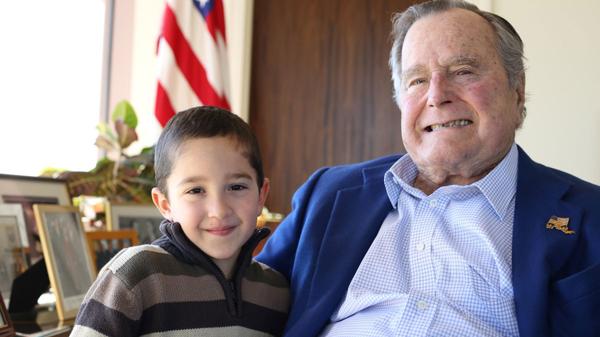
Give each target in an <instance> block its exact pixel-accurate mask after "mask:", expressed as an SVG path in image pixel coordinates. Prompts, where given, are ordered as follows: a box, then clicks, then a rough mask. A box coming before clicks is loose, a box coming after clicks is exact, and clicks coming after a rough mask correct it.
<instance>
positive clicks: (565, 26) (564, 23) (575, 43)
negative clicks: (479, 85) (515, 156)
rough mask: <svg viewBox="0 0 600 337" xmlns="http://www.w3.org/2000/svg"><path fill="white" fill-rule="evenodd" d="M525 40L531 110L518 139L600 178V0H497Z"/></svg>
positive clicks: (566, 166)
mask: <svg viewBox="0 0 600 337" xmlns="http://www.w3.org/2000/svg"><path fill="white" fill-rule="evenodd" d="M492 6H493V8H492V9H493V11H494V12H495V13H497V14H499V15H501V16H503V17H504V18H506V19H508V20H509V21H510V22H511V23H512V24H513V25H514V27H515V28H516V29H517V31H518V32H519V34H520V35H521V38H522V39H523V41H524V43H525V55H526V57H527V59H528V61H527V84H526V92H527V94H528V101H527V103H526V106H527V111H528V116H527V118H526V119H525V124H524V126H523V129H522V130H520V131H519V133H518V134H517V143H518V144H520V145H521V146H522V147H523V148H524V149H525V151H527V152H528V154H529V155H530V156H531V157H532V158H533V159H534V160H537V161H539V162H541V163H543V164H545V165H548V166H552V167H555V168H559V169H561V170H564V171H567V172H569V173H571V174H574V175H576V176H579V177H580V178H583V179H585V180H588V181H591V182H594V183H596V184H600V132H599V129H600V63H599V62H598V60H600V38H599V37H598V36H599V35H600V20H599V19H598V18H599V15H600V1H595V0H572V1H568V2H565V1H562V0H528V1H519V0H493V4H492Z"/></svg>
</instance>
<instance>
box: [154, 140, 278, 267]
mask: <svg viewBox="0 0 600 337" xmlns="http://www.w3.org/2000/svg"><path fill="white" fill-rule="evenodd" d="M243 150H244V149H243V147H240V146H238V144H237V143H236V141H235V140H233V139H232V138H228V137H211V138H193V139H189V140H186V141H185V142H183V143H182V144H181V146H180V147H179V148H178V149H177V151H176V152H175V153H173V154H172V156H173V168H172V171H171V175H170V176H169V178H168V179H167V190H168V198H165V197H164V196H162V197H161V195H162V193H160V192H158V191H156V192H153V193H157V194H159V195H158V197H157V198H155V199H157V200H158V202H157V204H158V207H159V209H160V210H161V213H162V214H163V216H165V217H166V218H167V219H170V220H172V221H174V222H179V223H180V224H181V227H182V229H183V231H184V233H185V235H186V236H187V237H188V238H189V239H190V240H191V241H192V242H193V243H194V244H195V245H196V246H198V247H199V248H200V249H202V251H204V252H205V253H206V254H208V255H209V256H210V257H211V258H212V259H213V260H214V261H215V263H216V264H217V265H218V266H219V267H220V268H221V270H222V271H223V273H224V274H225V275H226V276H229V275H228V274H229V272H230V271H231V268H232V267H233V265H234V263H235V261H236V259H237V255H238V253H239V251H240V248H241V246H242V245H243V244H244V243H246V241H247V240H248V239H249V238H250V236H252V233H254V229H255V228H256V217H257V216H258V215H259V214H260V212H261V210H262V207H263V205H264V202H265V199H266V197H267V193H268V189H269V183H268V180H266V179H265V182H264V183H263V186H262V188H261V189H260V191H259V188H258V184H257V178H256V172H255V170H254V169H253V168H252V166H250V163H249V161H248V159H247V158H246V156H244V154H243Z"/></svg>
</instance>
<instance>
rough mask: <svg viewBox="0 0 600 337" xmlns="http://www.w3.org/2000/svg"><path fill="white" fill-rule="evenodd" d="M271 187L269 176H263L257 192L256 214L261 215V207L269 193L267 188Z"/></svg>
mask: <svg viewBox="0 0 600 337" xmlns="http://www.w3.org/2000/svg"><path fill="white" fill-rule="evenodd" d="M270 188H271V182H270V181H269V178H265V179H264V180H263V185H262V187H261V188H260V191H259V192H258V213H257V214H256V216H259V215H261V213H262V209H263V207H264V206H265V202H266V201H267V196H268V195H269V189H270Z"/></svg>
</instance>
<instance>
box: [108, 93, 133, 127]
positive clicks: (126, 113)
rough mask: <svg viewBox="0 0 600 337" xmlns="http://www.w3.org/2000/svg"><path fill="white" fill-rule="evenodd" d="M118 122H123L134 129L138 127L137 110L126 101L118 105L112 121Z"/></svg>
mask: <svg viewBox="0 0 600 337" xmlns="http://www.w3.org/2000/svg"><path fill="white" fill-rule="evenodd" d="M118 120H120V121H123V123H125V124H126V125H127V126H129V127H130V128H132V129H135V128H136V127H137V123H138V119H137V115H136V114H135V110H134V109H133V106H131V104H130V103H129V102H128V101H126V100H123V101H120V102H119V103H117V106H115V109H114V110H113V112H112V121H113V122H116V121H118Z"/></svg>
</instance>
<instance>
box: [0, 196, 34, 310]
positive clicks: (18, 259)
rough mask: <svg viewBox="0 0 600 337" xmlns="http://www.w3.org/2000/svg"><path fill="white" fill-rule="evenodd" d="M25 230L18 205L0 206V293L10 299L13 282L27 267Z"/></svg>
mask: <svg viewBox="0 0 600 337" xmlns="http://www.w3.org/2000/svg"><path fill="white" fill-rule="evenodd" d="M28 248H29V240H28V239H27V228H26V225H25V218H24V216H23V207H22V206H21V205H20V204H0V292H1V293H3V294H4V296H5V297H6V298H10V293H11V288H12V282H13V280H14V279H15V278H16V277H17V276H18V275H19V274H21V273H22V272H23V271H25V270H26V269H27V267H28V263H27V257H26V256H25V252H26V250H27V249H28Z"/></svg>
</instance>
